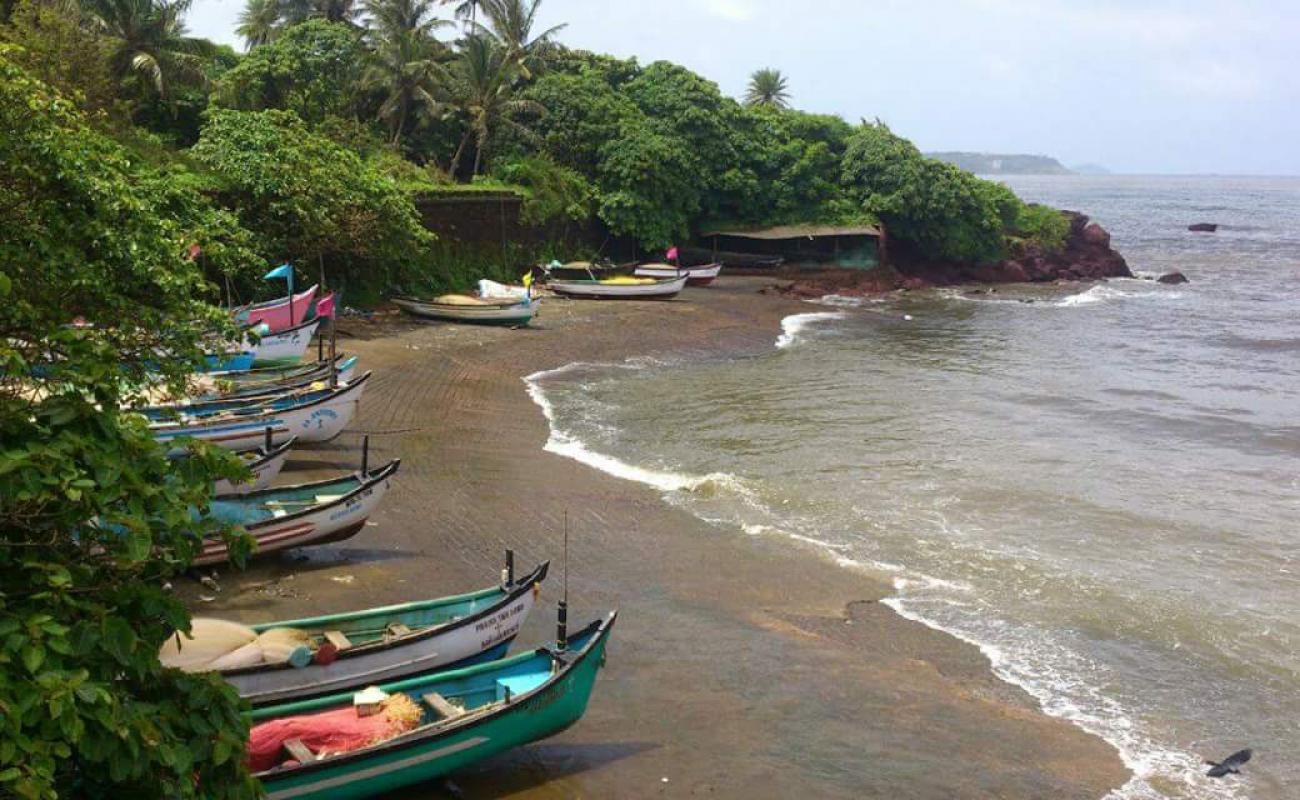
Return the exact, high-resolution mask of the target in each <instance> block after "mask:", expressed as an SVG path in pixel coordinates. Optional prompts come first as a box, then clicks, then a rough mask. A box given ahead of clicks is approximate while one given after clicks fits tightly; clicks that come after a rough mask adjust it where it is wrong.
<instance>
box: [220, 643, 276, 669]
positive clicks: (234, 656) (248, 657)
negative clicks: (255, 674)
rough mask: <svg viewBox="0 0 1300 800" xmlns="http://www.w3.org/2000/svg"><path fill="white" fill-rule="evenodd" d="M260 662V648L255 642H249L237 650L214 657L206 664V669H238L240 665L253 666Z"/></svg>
mask: <svg viewBox="0 0 1300 800" xmlns="http://www.w3.org/2000/svg"><path fill="white" fill-rule="evenodd" d="M261 663H263V662H262V648H261V647H259V646H258V644H257V642H249V643H248V644H246V645H244V646H243V647H241V648H239V649H238V650H235V651H234V652H230V653H226V654H225V655H224V656H222V657H221V658H218V659H215V660H214V661H212V662H211V663H210V664H208V669H209V670H212V671H220V670H223V669H239V668H240V667H255V666H257V665H258V664H261Z"/></svg>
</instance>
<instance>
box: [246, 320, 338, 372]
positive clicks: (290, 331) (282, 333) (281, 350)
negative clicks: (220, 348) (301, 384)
mask: <svg viewBox="0 0 1300 800" xmlns="http://www.w3.org/2000/svg"><path fill="white" fill-rule="evenodd" d="M320 323H321V317H312V318H311V319H309V320H306V321H304V322H299V323H298V324H297V325H292V326H290V327H288V328H284V329H283V330H279V331H276V332H274V333H269V332H268V333H265V334H262V335H261V336H260V338H258V340H257V341H256V342H251V341H248V339H247V337H246V338H245V347H246V348H247V349H248V350H250V351H251V352H253V353H254V354H255V360H254V364H264V365H272V364H296V363H298V362H299V361H301V360H302V356H303V354H304V353H306V352H307V346H308V345H309V344H311V339H312V337H313V336H315V335H316V329H317V328H319V327H320ZM259 327H260V326H259Z"/></svg>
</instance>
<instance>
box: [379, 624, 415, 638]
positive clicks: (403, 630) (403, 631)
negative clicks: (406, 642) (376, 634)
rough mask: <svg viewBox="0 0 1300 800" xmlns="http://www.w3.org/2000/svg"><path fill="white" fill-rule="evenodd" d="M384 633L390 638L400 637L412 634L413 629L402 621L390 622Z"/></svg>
mask: <svg viewBox="0 0 1300 800" xmlns="http://www.w3.org/2000/svg"><path fill="white" fill-rule="evenodd" d="M384 635H385V636H386V637H388V638H390V639H400V638H402V637H403V636H410V635H411V629H410V628H408V627H407V626H405V625H403V624H402V623H400V622H390V623H388V627H387V628H385V629H384Z"/></svg>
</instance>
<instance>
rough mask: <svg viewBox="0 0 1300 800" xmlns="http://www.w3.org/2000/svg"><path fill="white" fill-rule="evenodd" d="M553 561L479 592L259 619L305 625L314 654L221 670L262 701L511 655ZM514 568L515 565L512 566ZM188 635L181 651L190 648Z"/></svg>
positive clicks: (255, 701)
mask: <svg viewBox="0 0 1300 800" xmlns="http://www.w3.org/2000/svg"><path fill="white" fill-rule="evenodd" d="M548 567H549V565H548V564H542V565H540V566H539V567H537V568H536V569H535V570H533V571H532V572H531V573H529V574H527V575H524V576H522V577H520V578H519V579H518V580H515V577H514V575H513V573H512V572H511V573H510V574H508V576H507V577H506V580H505V581H503V582H502V583H501V584H499V585H497V586H492V587H489V588H486V589H482V590H479V591H476V592H469V593H467V594H461V595H454V596H451V597H443V598H438V599H435V600H422V601H417V602H413V603H402V604H400V605H393V606H384V607H382V608H370V609H366V610H363V611H353V612H348V613H343V614H331V615H327V616H320V617H310V618H307V619H294V620H286V621H282V622H270V623H266V624H261V625H254V626H252V630H253V631H254V632H256V633H259V634H260V633H263V632H266V631H269V630H277V629H285V628H289V629H293V630H295V631H300V632H301V633H302V634H303V635H304V636H303V638H305V639H306V640H307V641H308V642H310V644H309V645H307V647H309V649H310V651H311V654H312V659H311V660H310V661H309V662H308V663H306V664H305V665H304V664H301V663H300V664H299V665H293V664H292V663H291V662H287V661H286V662H281V663H276V664H255V665H250V666H245V667H240V668H235V669H227V670H221V676H222V677H223V678H225V679H226V681H227V682H228V683H230V684H231V685H233V686H234V687H235V688H236V689H237V690H238V691H239V694H240V696H241V697H243V698H244V699H246V700H248V701H249V703H251V704H252V705H254V706H261V705H266V704H268V703H284V702H289V701H299V700H307V699H310V698H313V697H319V696H321V695H326V694H333V693H335V692H343V691H348V690H355V689H361V688H363V687H366V686H373V685H375V684H377V683H380V682H382V681H391V680H398V679H400V678H405V677H407V676H410V675H416V674H419V673H423V672H428V671H429V670H436V669H452V668H457V667H463V666H468V665H470V664H475V663H480V662H483V661H494V660H496V659H499V658H503V657H504V656H505V654H506V650H507V649H508V648H509V647H510V643H511V642H512V641H514V639H515V637H516V636H517V635H518V634H519V629H520V628H521V627H522V626H523V624H524V622H525V620H527V619H528V615H529V613H530V612H532V610H533V605H534V604H535V603H536V602H537V596H538V593H539V591H540V589H541V584H542V581H544V580H546V572H547V569H548ZM508 572H509V571H508ZM184 646H185V644H184V640H183V639H182V640H181V652H184Z"/></svg>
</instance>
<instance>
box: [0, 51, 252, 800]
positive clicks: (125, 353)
mask: <svg viewBox="0 0 1300 800" xmlns="http://www.w3.org/2000/svg"><path fill="white" fill-rule="evenodd" d="M9 52H10V51H9V50H7V49H3V48H0V130H3V131H4V132H5V134H4V136H0V301H2V302H0V441H3V443H4V444H3V447H2V448H0V497H3V498H4V502H3V503H0V642H3V647H0V795H3V796H5V797H22V798H40V799H41V800H46V799H49V800H52V799H53V798H56V797H174V798H200V797H202V798H212V799H217V798H221V799H223V800H224V799H225V798H230V799H231V800H234V799H235V798H251V797H255V796H257V795H258V793H259V790H258V788H257V786H256V784H255V782H254V781H253V780H252V778H251V777H250V776H249V774H248V771H247V768H246V767H245V766H244V759H243V749H244V745H245V741H246V737H247V722H246V721H245V720H244V718H243V716H242V714H241V709H242V706H241V702H240V700H239V698H238V696H237V694H236V692H235V691H234V689H233V688H231V687H230V686H229V685H227V684H226V683H225V682H224V681H222V680H221V679H220V678H219V677H217V676H214V675H191V674H186V673H182V672H180V671H177V670H171V669H164V668H163V667H162V666H161V665H160V663H159V661H158V648H159V646H160V645H161V644H162V642H163V641H164V640H165V639H166V638H167V637H168V636H169V635H171V634H172V631H174V630H188V627H189V615H188V612H187V611H186V610H185V607H184V605H183V604H182V603H181V602H180V601H179V600H178V599H176V598H175V597H174V596H172V595H171V594H169V593H168V592H166V591H164V589H163V583H164V581H166V580H167V579H168V578H169V577H171V576H174V575H176V574H177V573H178V572H179V571H181V570H183V569H184V568H186V566H187V565H188V564H189V563H190V561H191V559H192V558H193V556H194V554H195V552H196V551H197V549H198V548H199V546H200V537H201V536H204V535H209V534H221V533H222V531H220V530H219V529H218V528H217V527H215V525H214V524H213V523H212V522H211V521H209V520H208V519H205V518H196V517H195V515H194V509H196V508H202V507H204V506H205V505H206V504H207V502H208V499H209V497H210V496H211V492H212V480H213V478H214V477H217V476H223V475H224V476H234V475H236V474H238V472H239V470H238V467H237V465H236V462H235V460H234V459H233V458H231V457H230V456H224V455H222V454H219V453H215V452H212V451H211V450H209V449H208V448H206V447H203V446H200V445H197V444H196V445H194V446H193V448H192V450H191V454H190V457H189V458H185V459H180V460H176V461H173V460H169V459H168V458H167V457H166V454H165V453H164V451H163V448H161V447H160V446H159V445H158V444H157V443H155V442H154V440H153V438H152V436H151V435H150V432H149V429H148V427H147V425H146V423H145V421H144V420H143V418H141V417H138V416H136V415H133V414H130V413H128V412H127V411H126V410H125V408H126V406H127V405H128V404H129V403H130V402H131V398H132V396H133V395H134V394H135V393H137V392H138V391H139V390H140V389H141V388H143V387H144V386H146V385H151V384H153V383H154V382H155V381H157V380H160V379H161V380H164V381H165V382H167V383H168V384H170V385H171V386H172V388H177V389H178V388H180V386H181V385H182V384H183V382H184V381H185V379H186V377H187V375H188V374H189V373H190V370H191V369H192V368H193V366H194V364H195V363H196V361H197V360H198V359H200V358H201V356H202V353H201V344H202V336H203V334H204V332H205V331H208V330H211V329H213V328H214V327H216V326H220V324H221V319H222V318H223V317H224V316H225V315H223V314H221V313H220V312H219V311H218V310H217V309H215V308H213V307H211V306H208V305H206V304H205V303H203V302H202V296H203V295H204V293H205V292H206V291H207V285H206V284H205V283H204V282H203V280H202V278H201V276H200V275H199V273H198V270H197V268H196V267H195V266H194V265H193V264H190V263H188V262H186V261H185V260H184V259H183V258H182V253H183V252H184V249H185V246H186V244H187V237H186V235H185V233H184V232H183V231H182V230H181V229H180V227H179V226H178V225H176V224H175V222H174V221H173V220H170V219H169V218H168V217H167V216H166V215H165V214H163V213H161V212H160V210H159V208H158V207H157V206H156V204H155V199H154V198H153V197H152V196H151V194H150V193H149V192H148V191H146V190H144V189H143V188H142V187H141V186H140V185H139V182H138V180H137V178H138V177H139V176H138V175H137V174H136V173H135V171H134V167H133V166H132V162H131V160H130V159H129V158H128V157H127V156H126V154H125V153H124V152H123V151H122V150H121V149H120V148H119V147H117V146H116V145H114V144H113V143H112V142H111V141H109V140H108V139H106V138H105V137H104V136H103V135H101V134H98V133H96V132H95V131H93V130H92V129H90V128H88V127H87V126H86V125H85V124H84V122H83V121H82V119H81V118H80V117H79V116H78V114H77V113H76V112H75V111H74V110H73V107H72V105H71V104H70V103H68V102H67V101H66V100H64V99H63V98H61V97H59V96H58V95H57V94H55V93H54V92H53V91H51V90H50V89H49V88H48V87H46V86H45V85H43V84H41V83H39V82H37V81H35V80H33V79H32V78H31V77H30V76H28V75H27V74H26V73H24V72H23V71H22V70H21V69H20V68H18V67H17V66H16V65H14V64H13V63H12V62H11V61H10V60H9V59H8V57H7V54H8V53H9ZM227 319H228V318H227ZM225 324H226V326H229V322H228V321H227V322H226V323H225ZM162 354H166V355H165V357H164V356H163V355H162ZM155 369H159V370H161V372H160V373H155V372H154V371H153V370H155ZM225 533H229V532H228V531H227V532H225ZM232 541H234V542H235V543H236V544H237V545H239V547H237V548H236V549H237V550H239V551H240V552H247V544H248V543H247V539H246V537H244V538H243V539H242V540H239V541H235V540H233V539H232Z"/></svg>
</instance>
